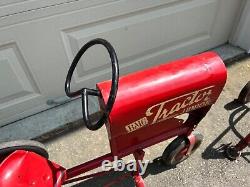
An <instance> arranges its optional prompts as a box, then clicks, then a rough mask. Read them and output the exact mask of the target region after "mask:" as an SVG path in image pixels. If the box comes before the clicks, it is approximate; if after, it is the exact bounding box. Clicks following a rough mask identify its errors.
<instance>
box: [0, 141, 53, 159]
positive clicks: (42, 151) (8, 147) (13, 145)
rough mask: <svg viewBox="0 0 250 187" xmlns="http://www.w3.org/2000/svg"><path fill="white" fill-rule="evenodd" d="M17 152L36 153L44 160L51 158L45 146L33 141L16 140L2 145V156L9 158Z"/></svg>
mask: <svg viewBox="0 0 250 187" xmlns="http://www.w3.org/2000/svg"><path fill="white" fill-rule="evenodd" d="M16 150H24V151H31V152H34V153H36V154H38V155H40V156H42V157H44V158H47V159H48V158H49V154H48V152H47V150H46V148H45V146H44V145H43V144H41V143H39V142H37V141H33V140H16V141H10V142H4V143H1V144H0V156H7V155H9V154H11V153H12V152H14V151H16Z"/></svg>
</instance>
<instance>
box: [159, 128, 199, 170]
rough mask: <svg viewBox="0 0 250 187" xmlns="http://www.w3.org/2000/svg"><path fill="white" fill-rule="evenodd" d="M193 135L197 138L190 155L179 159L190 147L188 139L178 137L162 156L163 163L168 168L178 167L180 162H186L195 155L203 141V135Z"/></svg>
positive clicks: (195, 133) (196, 133)
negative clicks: (181, 153) (182, 152)
mask: <svg viewBox="0 0 250 187" xmlns="http://www.w3.org/2000/svg"><path fill="white" fill-rule="evenodd" d="M193 135H194V136H195V145H194V147H193V149H192V150H191V153H190V154H189V155H182V156H181V157H177V156H179V154H180V152H181V151H182V150H184V149H187V148H188V146H189V141H188V138H187V137H184V136H178V137H177V138H175V139H174V140H173V141H172V142H171V143H170V144H169V145H168V146H167V147H166V149H165V150H164V152H163V154H162V161H163V163H164V164H165V165H167V166H176V165H177V164H179V163H180V162H183V161H184V160H186V159H187V158H188V157H189V156H190V155H191V154H193V153H194V152H195V150H196V149H197V148H198V147H199V146H200V144H201V143H202V140H203V136H202V134H200V133H198V132H193Z"/></svg>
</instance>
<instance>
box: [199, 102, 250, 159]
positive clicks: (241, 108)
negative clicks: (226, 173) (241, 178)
mask: <svg viewBox="0 0 250 187" xmlns="http://www.w3.org/2000/svg"><path fill="white" fill-rule="evenodd" d="M224 108H225V109H226V110H234V111H233V112H232V113H231V115H230V116H229V119H228V123H229V126H228V127H227V128H226V129H225V130H224V131H223V132H222V133H221V134H220V135H219V136H218V137H217V138H216V139H215V140H214V141H213V142H211V143H210V144H209V146H208V147H207V148H206V149H205V151H204V152H203V153H202V158H204V159H224V158H225V155H224V150H225V148H226V147H227V146H228V145H230V143H229V144H222V145H219V146H218V142H219V141H220V140H221V139H222V138H223V137H224V136H225V135H226V134H227V133H228V132H229V131H232V132H233V133H234V134H235V136H237V137H238V138H239V139H242V138H244V137H243V136H242V135H241V134H240V133H239V131H238V130H237V128H236V125H237V124H238V122H239V121H240V120H241V119H242V118H244V117H245V116H246V114H247V113H248V112H249V111H250V109H249V108H248V107H247V106H246V105H242V104H240V103H239V102H238V101H237V100H234V101H232V102H230V103H228V104H226V105H225V106H224ZM239 113H241V114H240V115H238V117H236V116H237V114H239ZM216 146H217V147H216ZM248 155H250V153H249V152H243V153H242V154H241V156H242V157H243V158H244V159H245V160H246V161H247V162H249V163H250V160H249V159H248V158H247V156H248Z"/></svg>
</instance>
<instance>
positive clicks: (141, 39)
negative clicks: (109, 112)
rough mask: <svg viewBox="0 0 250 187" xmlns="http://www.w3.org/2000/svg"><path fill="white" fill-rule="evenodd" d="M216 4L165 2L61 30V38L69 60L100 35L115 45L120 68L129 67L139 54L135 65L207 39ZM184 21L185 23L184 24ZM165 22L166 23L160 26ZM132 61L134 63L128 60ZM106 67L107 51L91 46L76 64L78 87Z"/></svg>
mask: <svg viewBox="0 0 250 187" xmlns="http://www.w3.org/2000/svg"><path fill="white" fill-rule="evenodd" d="M198 2H199V3H198ZM217 3H218V2H217V1H216V0H211V1H189V2H187V1H185V2H184V1H183V4H185V6H184V5H183V4H182V3H181V4H180V3H178V4H172V6H169V5H166V6H165V7H162V6H161V7H159V8H158V9H156V10H153V11H149V12H144V13H142V14H138V15H136V16H130V15H127V16H123V17H122V18H121V17H119V18H118V19H115V20H114V19H112V20H111V21H110V20H109V19H108V20H103V21H102V22H98V24H92V26H91V27H87V28H86V26H85V25H82V26H81V27H77V28H73V29H72V28H69V29H65V30H64V31H63V37H64V41H65V50H66V53H67V54H68V59H69V62H71V61H72V60H73V57H74V56H75V54H76V53H77V51H78V50H79V49H80V48H81V46H82V45H83V44H85V43H86V42H87V41H89V40H91V39H93V38H99V37H102V38H105V39H107V40H108V41H110V42H111V43H112V45H113V46H114V47H115V49H116V51H117V54H118V58H119V62H120V65H121V67H124V68H125V67H126V68H127V67H128V66H133V68H134V69H136V64H135V62H136V61H138V60H139V59H141V60H142V57H143V61H141V63H140V64H137V65H138V66H140V65H142V63H143V64H145V63H147V61H146V60H147V59H146V58H145V55H147V54H151V56H152V55H154V54H155V53H159V52H160V51H165V52H167V50H170V49H174V48H177V47H178V46H179V47H181V45H186V43H188V44H189V45H193V44H195V42H200V40H204V41H205V40H208V39H209V38H210V37H211V36H210V33H211V30H212V25H213V22H214V21H215V15H216V10H217V6H216V5H217ZM201 20H203V21H201ZM204 20H206V21H204ZM187 22H188V23H189V24H188V25H187V24H185V23H187ZM197 23H199V24H197ZM165 24H168V25H169V26H167V25H166V26H164V25H165ZM184 30H185V32H183V31H184ZM152 33H153V34H152ZM192 42H194V43H192ZM156 56H157V55H156ZM132 60H133V61H134V63H131V61H132ZM139 68H140V67H138V68H137V69H139ZM109 69H110V67H109V58H108V55H107V53H106V52H105V50H103V49H101V48H97V47H95V49H94V50H91V51H89V52H88V53H86V55H85V56H84V60H82V61H81V63H80V64H79V66H78V67H77V74H76V75H75V81H76V82H77V83H78V84H79V86H78V87H80V86H81V85H83V84H84V81H85V82H86V81H93V82H95V81H97V80H101V79H102V78H101V77H102V76H103V75H105V74H106V73H107V72H108V70H109ZM99 76H100V77H99ZM98 77H99V78H98ZM93 78H94V80H92V79H93Z"/></svg>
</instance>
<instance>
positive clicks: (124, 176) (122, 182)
mask: <svg viewBox="0 0 250 187" xmlns="http://www.w3.org/2000/svg"><path fill="white" fill-rule="evenodd" d="M170 169H174V167H167V166H165V165H164V164H163V162H162V160H161V158H160V157H159V158H156V159H154V160H153V162H152V163H150V164H149V165H148V167H147V170H146V173H145V174H144V175H143V178H146V177H147V176H149V175H157V174H159V173H162V172H165V171H167V170H170ZM134 185H135V184H134V181H133V178H132V176H131V175H130V173H129V172H128V171H123V172H117V171H112V172H109V173H108V174H106V175H103V176H99V177H94V178H91V179H87V180H85V181H83V182H80V183H78V184H76V185H73V186H72V187H89V186H105V187H113V186H121V187H123V186H134Z"/></svg>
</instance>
